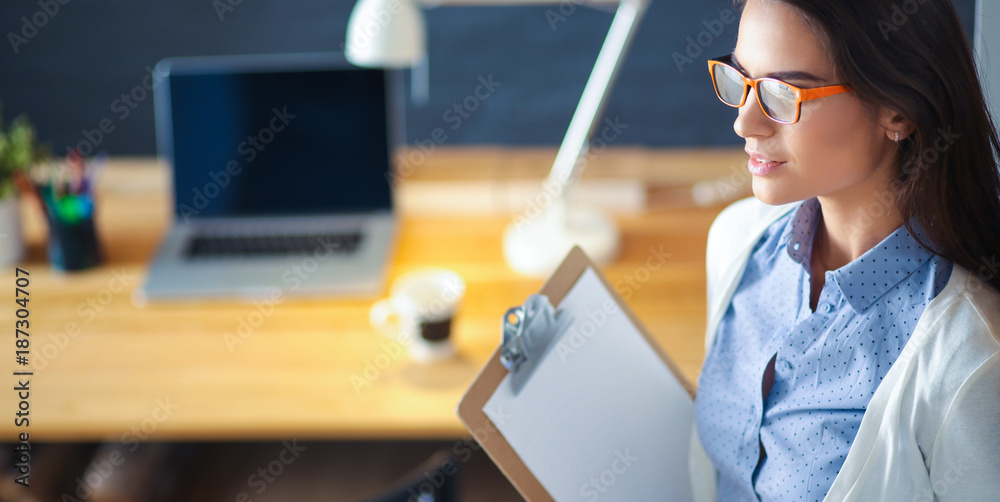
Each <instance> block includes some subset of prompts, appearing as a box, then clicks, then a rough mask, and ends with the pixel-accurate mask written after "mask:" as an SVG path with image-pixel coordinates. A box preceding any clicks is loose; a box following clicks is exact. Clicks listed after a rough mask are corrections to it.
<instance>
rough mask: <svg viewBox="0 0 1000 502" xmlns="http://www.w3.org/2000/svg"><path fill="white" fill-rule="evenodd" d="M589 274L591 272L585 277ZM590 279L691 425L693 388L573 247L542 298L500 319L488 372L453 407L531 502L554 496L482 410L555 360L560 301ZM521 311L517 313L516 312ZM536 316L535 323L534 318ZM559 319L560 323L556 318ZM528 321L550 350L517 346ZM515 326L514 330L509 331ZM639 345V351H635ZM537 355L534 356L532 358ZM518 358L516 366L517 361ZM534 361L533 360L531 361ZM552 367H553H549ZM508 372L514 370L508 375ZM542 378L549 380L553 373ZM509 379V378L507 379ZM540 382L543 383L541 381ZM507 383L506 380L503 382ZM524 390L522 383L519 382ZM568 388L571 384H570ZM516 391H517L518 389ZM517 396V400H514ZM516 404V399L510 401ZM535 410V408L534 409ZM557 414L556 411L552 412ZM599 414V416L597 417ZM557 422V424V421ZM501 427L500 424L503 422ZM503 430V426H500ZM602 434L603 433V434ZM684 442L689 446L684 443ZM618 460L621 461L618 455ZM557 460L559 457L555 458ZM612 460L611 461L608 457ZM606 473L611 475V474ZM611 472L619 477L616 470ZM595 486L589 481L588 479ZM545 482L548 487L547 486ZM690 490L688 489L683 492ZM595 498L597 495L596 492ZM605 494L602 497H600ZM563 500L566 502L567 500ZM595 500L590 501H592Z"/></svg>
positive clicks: (533, 344)
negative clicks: (679, 397)
mask: <svg viewBox="0 0 1000 502" xmlns="http://www.w3.org/2000/svg"><path fill="white" fill-rule="evenodd" d="M589 271H593V272H589ZM585 274H586V276H587V277H588V278H589V279H588V280H589V282H588V284H591V285H594V284H597V285H599V286H603V288H604V290H606V291H605V292H604V293H606V294H608V295H610V298H611V299H613V301H614V303H615V305H616V306H617V308H618V309H620V310H619V311H620V312H621V313H623V314H624V319H625V320H627V321H628V323H629V324H631V326H633V327H634V328H635V331H637V332H638V336H640V337H641V340H639V341H637V342H636V343H637V344H638V345H642V343H641V342H642V341H644V342H645V347H647V348H648V350H646V349H643V350H644V351H646V352H648V353H649V354H652V356H650V357H651V359H647V361H648V360H652V359H655V360H658V361H659V362H661V363H662V364H663V368H666V370H668V372H669V375H670V376H671V377H672V378H673V379H675V381H676V383H677V384H679V386H680V391H679V392H681V393H684V392H686V394H687V396H686V397H687V398H690V400H691V404H690V406H691V415H692V417H691V420H693V398H694V394H695V388H694V386H693V385H691V383H690V382H688V381H687V380H686V379H685V378H684V376H683V374H681V372H680V371H679V369H678V368H677V366H676V365H675V364H674V363H673V362H672V361H671V360H670V359H669V358H668V357H667V356H666V354H665V353H664V352H663V350H662V349H661V348H660V347H659V345H658V344H657V343H656V341H655V340H654V339H653V338H652V337H651V336H650V334H649V333H648V331H647V330H646V329H645V327H643V325H642V324H641V323H640V322H639V320H638V318H637V317H636V316H635V314H634V313H633V312H632V311H631V309H629V308H628V305H627V304H626V303H625V302H624V300H622V298H621V296H619V295H618V293H617V292H616V291H615V289H614V288H613V287H612V286H611V284H610V283H609V282H608V281H607V279H606V278H605V277H604V276H603V275H602V274H601V273H600V270H599V269H598V268H597V267H596V266H595V265H594V264H593V263H592V262H591V260H590V259H589V258H588V257H587V256H586V254H584V252H583V251H582V250H581V249H580V248H579V247H574V248H573V249H572V250H571V251H570V252H569V254H568V255H567V256H566V258H565V259H564V261H563V262H562V264H561V265H560V266H559V268H558V269H557V270H556V272H555V273H554V274H553V275H552V276H551V277H550V278H549V279H548V281H546V283H545V284H544V286H543V287H542V289H541V291H540V292H539V294H540V295H542V296H540V297H539V296H536V295H532V297H530V298H529V299H528V302H526V303H525V305H523V306H521V307H519V308H514V309H511V310H510V311H508V312H507V314H506V315H505V317H504V319H503V324H504V327H505V330H506V331H505V334H504V338H505V340H504V342H503V343H501V345H500V346H499V347H498V348H497V349H496V350H495V351H494V352H493V354H492V355H491V356H490V359H489V361H488V362H487V364H486V366H485V367H483V369H482V370H481V371H480V373H479V375H478V376H477V377H476V379H475V381H474V382H473V383H472V385H471V386H470V387H469V389H468V390H467V391H466V393H465V395H464V396H463V397H462V399H461V401H460V402H459V404H458V407H457V413H458V416H459V418H460V419H461V421H462V422H463V424H464V425H465V427H466V428H467V429H468V430H469V431H470V432H471V433H472V435H473V436H474V438H475V439H476V440H477V441H478V442H479V444H480V446H481V447H482V448H483V449H484V450H485V451H486V453H487V454H488V455H489V456H490V458H491V459H492V460H493V462H494V463H495V464H496V465H497V467H498V468H499V469H500V470H501V471H502V472H503V473H504V475H505V476H506V477H507V478H508V479H509V480H510V481H511V483H512V484H513V485H514V487H515V488H516V489H517V490H518V491H519V492H520V493H521V495H522V496H523V497H524V498H525V499H526V500H529V501H531V502H536V501H554V500H556V499H555V498H554V497H553V495H552V494H551V493H550V492H549V490H547V489H546V487H545V483H543V481H542V480H540V479H539V477H538V476H537V475H536V473H535V472H533V471H532V470H531V469H530V468H529V466H528V463H527V462H526V461H525V460H524V459H522V457H521V456H520V455H519V454H518V452H517V451H516V449H515V446H514V445H512V444H511V442H510V441H508V438H507V437H505V435H504V433H503V432H501V428H502V427H500V426H498V425H497V424H495V423H494V422H493V420H491V419H490V417H489V416H488V415H487V412H486V410H485V408H486V406H487V403H489V402H490V400H491V398H493V397H494V395H495V394H499V393H500V392H498V390H499V389H500V387H501V385H502V384H503V383H504V382H505V381H506V382H508V384H507V385H509V386H510V390H505V391H502V392H512V391H514V389H515V386H516V384H514V378H513V376H514V375H516V374H517V372H520V371H522V370H527V371H528V372H529V373H532V372H533V371H534V368H535V365H536V364H541V361H542V360H546V359H547V358H550V357H555V356H554V355H553V354H555V352H554V351H553V347H554V345H553V344H556V343H561V342H560V341H559V340H560V337H562V336H565V334H566V333H565V330H566V329H567V325H568V324H569V322H570V321H572V320H573V319H571V317H572V316H571V315H570V314H572V313H571V312H565V311H562V312H560V310H561V305H563V302H564V299H565V298H566V297H567V295H568V294H569V293H570V292H571V291H572V290H573V289H574V286H576V285H577V283H578V282H582V281H583V278H584V276H585ZM593 276H596V279H597V281H598V282H597V283H595V282H594V281H593ZM540 298H541V299H547V300H548V301H549V302H550V303H551V310H549V311H548V312H547V313H545V312H544V310H545V308H544V307H545V306H544V305H542V304H541V303H540V302H541V300H540ZM518 309H520V310H518ZM539 315H541V316H542V317H544V316H546V315H547V316H548V317H547V318H545V319H544V320H542V321H540V322H539V321H537V319H539V318H540V317H538V316H539ZM533 316H534V317H533ZM560 316H561V317H560ZM526 317H527V320H528V321H533V322H536V323H538V324H540V325H544V326H546V327H547V329H548V330H549V331H550V332H549V333H547V336H550V337H551V338H550V339H548V340H547V341H548V344H544V343H542V344H539V343H537V340H527V341H526V342H525V343H521V340H520V339H519V337H518V336H517V335H518V333H517V332H516V331H517V330H516V329H514V328H517V327H520V328H522V329H527V328H530V325H529V326H525V325H524V321H525V318H526ZM512 325H513V326H512ZM525 334H526V333H520V335H525ZM638 345H637V346H638ZM539 351H540V352H541V353H540V354H539V353H536V352H539ZM519 358H520V360H518V359H519ZM533 359H534V360H533ZM553 363H554V361H553ZM508 368H512V369H511V370H508ZM546 375H548V376H551V375H552V372H549V373H547V374H546ZM508 376H511V378H507V377H508ZM531 376H532V375H528V377H527V378H525V380H530V378H531ZM540 378H541V377H540ZM505 379H506V380H505ZM521 384H522V385H524V382H521ZM570 386H572V384H570ZM518 390H519V389H518ZM566 390H567V391H568V392H572V389H568V388H567V389H566ZM515 396H517V394H515ZM514 399H516V397H515V398H514ZM546 405H547V404H540V406H546ZM533 407H534V406H533ZM554 411H555V412H558V411H559V410H554ZM598 413H600V412H598ZM556 420H558V419H556ZM499 421H501V422H502V421H503V420H502V419H501V420H499ZM501 425H504V424H503V423H501ZM663 427H664V428H667V427H669V424H663ZM685 428H686V430H685V431H683V433H685V437H687V438H689V437H690V430H691V427H690V422H689V423H688V424H687V425H686V426H685ZM605 429H606V428H605ZM602 432H603V431H602V430H594V431H591V433H593V434H596V435H598V436H599V435H601V433H602ZM648 433H650V434H652V435H654V436H655V435H657V434H658V433H659V432H658V431H656V430H651V431H648ZM581 435H582V436H584V437H596V436H587V433H586V432H583V433H581ZM686 442H687V441H686ZM618 453H619V455H618V457H619V458H622V459H625V457H623V456H622V455H621V453H620V452H618ZM675 453H680V452H672V453H668V452H665V454H675ZM683 454H684V455H683V456H684V458H683V459H682V461H683V463H684V465H685V466H686V464H687V448H686V447H684V448H683ZM556 455H558V452H557V453H556ZM608 458H611V457H608ZM611 460H612V462H613V463H612V464H611V465H612V466H615V467H618V466H622V465H625V464H624V463H621V462H618V463H614V462H616V461H615V460H614V459H611ZM535 467H536V470H540V469H538V467H539V465H538V464H537V463H536V465H535ZM609 472H610V470H609ZM614 472H619V471H618V469H617V468H616V469H615V470H614ZM686 473H687V469H686V467H685V468H684V478H685V479H684V483H685V486H686V485H687V483H686V477H687V475H686ZM628 474H629V473H628V472H627V471H625V472H624V473H619V477H620V478H621V483H627V482H628V481H627V480H626V479H625V478H626V477H627V476H628ZM581 476H586V473H581ZM581 479H582V478H581ZM608 479H611V481H612V482H615V481H618V479H617V478H615V476H614V475H612V477H611V478H606V477H605V478H601V477H599V479H598V481H599V482H606V481H607V480H608ZM591 481H593V478H591ZM546 482H547V481H546ZM587 488H588V487H587V486H585V485H581V489H580V493H581V494H582V495H586V494H587V493H588V492H587V491H586V490H587ZM595 488H596V489H600V488H601V486H600V485H595ZM686 489H687V490H690V487H689V486H688V487H687V488H686ZM595 493H597V491H596V490H595ZM600 493H604V492H600ZM665 495H666V494H660V495H659V496H657V497H656V498H658V499H663V498H664V496H665ZM563 498H566V497H565V496H564V497H563ZM572 498H574V499H576V500H587V499H588V497H585V496H580V497H575V496H574V497H572ZM596 498H597V497H595V498H594V500H596Z"/></svg>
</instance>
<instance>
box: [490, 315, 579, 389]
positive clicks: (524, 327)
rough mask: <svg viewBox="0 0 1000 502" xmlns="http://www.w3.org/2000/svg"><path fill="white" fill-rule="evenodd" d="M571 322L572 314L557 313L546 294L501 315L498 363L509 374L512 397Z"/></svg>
mask: <svg viewBox="0 0 1000 502" xmlns="http://www.w3.org/2000/svg"><path fill="white" fill-rule="evenodd" d="M572 323H573V315H572V313H571V312H567V311H565V310H564V309H559V310H556V309H555V308H554V307H553V306H552V304H551V303H549V298H548V297H547V296H545V295H531V296H529V297H528V299H527V301H525V302H524V305H521V306H519V307H513V308H511V309H509V310H507V313H506V314H504V316H503V342H502V344H501V346H500V364H502V365H503V367H504V368H506V369H507V371H508V372H510V377H511V386H512V389H513V391H514V394H515V395H517V394H518V393H519V392H520V391H521V389H522V388H523V387H524V384H525V383H527V381H528V380H529V379H530V378H531V374H532V373H533V372H534V371H535V366H537V365H538V363H539V362H540V361H541V360H542V359H544V357H545V353H546V352H547V351H548V349H549V347H551V346H552V345H553V342H554V341H555V340H556V339H558V338H559V336H561V335H562V334H563V332H565V331H566V330H567V329H568V328H569V326H570V325H571V324H572Z"/></svg>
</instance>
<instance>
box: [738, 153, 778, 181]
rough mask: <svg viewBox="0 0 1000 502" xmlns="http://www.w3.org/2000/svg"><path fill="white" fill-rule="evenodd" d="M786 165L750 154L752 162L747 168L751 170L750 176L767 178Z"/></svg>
mask: <svg viewBox="0 0 1000 502" xmlns="http://www.w3.org/2000/svg"><path fill="white" fill-rule="evenodd" d="M784 165H785V163H784V162H778V161H775V160H770V159H766V158H763V157H760V156H757V155H754V154H750V162H749V163H748V164H747V167H748V168H749V169H750V174H752V175H754V176H767V175H768V174H771V173H773V172H774V171H776V170H778V169H780V168H781V166H784Z"/></svg>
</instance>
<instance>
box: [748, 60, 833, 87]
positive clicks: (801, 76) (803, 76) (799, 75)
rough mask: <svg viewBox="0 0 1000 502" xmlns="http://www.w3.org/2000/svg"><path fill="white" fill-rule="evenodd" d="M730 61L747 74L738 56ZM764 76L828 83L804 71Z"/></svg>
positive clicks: (780, 72)
mask: <svg viewBox="0 0 1000 502" xmlns="http://www.w3.org/2000/svg"><path fill="white" fill-rule="evenodd" d="M730 61H732V63H733V66H735V67H736V68H737V69H738V70H740V71H742V72H743V73H747V70H746V68H744V67H743V66H742V65H741V64H740V62H739V60H737V59H736V55H735V54H733V55H732V56H730ZM764 76H765V77H767V78H776V79H778V80H784V81H789V80H796V81H800V82H801V81H803V80H804V81H807V82H810V81H811V82H819V83H823V82H826V79H823V78H819V77H817V76H816V75H813V74H812V73H809V72H804V71H779V72H774V73H768V74H767V75H764Z"/></svg>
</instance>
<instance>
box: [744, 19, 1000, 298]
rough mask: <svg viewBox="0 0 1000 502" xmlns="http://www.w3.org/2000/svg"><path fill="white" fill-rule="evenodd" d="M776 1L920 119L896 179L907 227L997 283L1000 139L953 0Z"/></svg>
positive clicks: (864, 80) (863, 86)
mask: <svg viewBox="0 0 1000 502" xmlns="http://www.w3.org/2000/svg"><path fill="white" fill-rule="evenodd" d="M746 1H747V0H736V4H737V6H738V7H741V8H742V7H743V6H744V5H745V4H746ZM780 1H782V2H784V3H786V4H788V5H790V6H792V7H794V8H795V9H797V10H798V11H799V12H800V13H802V14H804V15H805V17H806V19H807V20H808V21H809V22H810V24H812V26H813V28H814V29H816V28H819V29H821V30H822V31H824V32H825V34H826V36H827V41H828V43H829V45H828V49H829V52H830V56H831V58H832V59H833V63H834V66H835V68H836V70H837V73H838V75H839V76H840V77H841V79H843V81H844V83H847V84H849V85H851V86H852V87H853V88H854V91H855V92H856V93H857V96H858V97H859V98H860V99H861V100H862V101H864V102H866V103H869V104H875V105H884V106H888V107H890V108H892V109H894V110H896V111H898V112H899V113H900V114H901V115H902V116H904V117H906V118H907V119H909V120H910V121H912V122H913V124H914V125H915V126H916V130H915V131H914V132H913V134H911V135H910V136H909V137H907V138H904V139H901V140H900V142H899V155H898V160H899V163H898V165H899V170H898V172H897V177H896V180H895V181H896V186H895V188H896V193H895V196H896V208H897V209H898V210H899V212H900V215H901V216H902V218H903V221H904V222H906V226H907V229H908V230H910V233H911V234H913V235H914V236H915V237H917V239H919V240H920V243H921V244H922V245H923V246H924V247H926V248H928V249H929V250H931V251H932V252H933V253H935V254H938V255H940V256H942V257H944V258H946V259H948V260H951V261H952V262H953V263H956V264H958V265H960V266H962V267H965V268H966V269H968V270H970V271H971V272H972V274H973V275H978V276H979V277H980V279H983V280H984V281H986V282H987V283H988V284H990V285H991V286H992V287H993V289H996V290H998V291H1000V270H997V268H998V267H997V263H1000V262H998V261H997V256H996V255H997V253H998V252H1000V173H998V169H997V160H996V159H997V158H998V156H1000V140H998V138H997V130H996V125H995V124H994V123H993V120H992V119H991V118H990V115H989V112H988V111H987V108H986V101H985V99H984V98H983V90H982V87H981V85H980V82H979V78H978V77H977V72H976V65H975V62H974V60H973V56H972V50H971V48H970V47H969V43H968V41H967V39H966V37H965V34H964V32H963V31H962V25H961V23H960V21H959V19H958V14H957V13H956V12H955V8H954V6H953V5H952V3H951V0H920V1H917V0H910V1H903V2H901V1H899V0H863V1H862V0H780ZM911 218H914V219H915V220H916V221H917V222H919V224H920V226H921V227H923V232H924V234H925V236H926V240H925V239H921V238H920V237H919V236H918V234H917V233H916V232H914V229H913V228H911V225H910V219H911Z"/></svg>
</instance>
